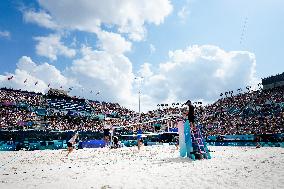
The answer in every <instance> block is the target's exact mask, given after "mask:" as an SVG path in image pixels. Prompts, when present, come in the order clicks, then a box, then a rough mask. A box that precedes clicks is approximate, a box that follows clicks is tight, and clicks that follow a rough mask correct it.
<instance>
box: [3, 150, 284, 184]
mask: <svg viewBox="0 0 284 189" xmlns="http://www.w3.org/2000/svg"><path fill="white" fill-rule="evenodd" d="M210 149H211V150H213V151H215V152H212V153H211V154H212V157H213V158H212V159H211V160H201V161H191V160H189V159H187V158H186V159H185V158H179V153H178V151H177V150H175V147H174V146H154V147H143V148H142V150H141V151H140V152H138V151H137V149H136V148H123V149H112V150H110V149H106V148H105V149H84V150H75V151H74V152H73V153H72V154H71V155H70V157H69V158H67V159H66V158H65V159H64V160H60V159H61V158H62V157H63V156H64V155H65V154H66V152H65V151H63V150H55V151H51V150H45V151H32V152H29V151H19V152H0V161H1V163H0V166H1V167H0V188H1V189H5V188H11V189H12V188H13V189H14V188H74V189H75V188H76V189H77V188H84V189H85V188H135V189H137V188H185V189H189V188H266V189H267V188H282V189H283V188H284V148H264V147H263V148H259V149H256V148H251V147H210ZM8 162H9V163H8Z"/></svg>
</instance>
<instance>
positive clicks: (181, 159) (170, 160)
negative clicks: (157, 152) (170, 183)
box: [153, 157, 193, 164]
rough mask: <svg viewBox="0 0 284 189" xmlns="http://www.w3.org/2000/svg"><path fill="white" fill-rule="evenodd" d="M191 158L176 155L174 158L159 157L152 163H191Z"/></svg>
mask: <svg viewBox="0 0 284 189" xmlns="http://www.w3.org/2000/svg"><path fill="white" fill-rule="evenodd" d="M192 162H193V160H192V159H190V158H188V157H176V158H165V159H161V160H159V161H157V162H155V163H153V164H164V163H192Z"/></svg>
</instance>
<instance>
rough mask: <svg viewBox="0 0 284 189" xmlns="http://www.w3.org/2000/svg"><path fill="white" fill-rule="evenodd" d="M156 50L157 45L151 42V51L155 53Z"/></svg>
mask: <svg viewBox="0 0 284 189" xmlns="http://www.w3.org/2000/svg"><path fill="white" fill-rule="evenodd" d="M154 52H156V47H155V46H154V45H153V44H150V53H151V54H153V53H154Z"/></svg>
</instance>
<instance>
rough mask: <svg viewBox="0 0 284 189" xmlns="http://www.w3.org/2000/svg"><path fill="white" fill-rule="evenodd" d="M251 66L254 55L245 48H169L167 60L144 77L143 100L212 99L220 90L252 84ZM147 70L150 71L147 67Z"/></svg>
mask: <svg viewBox="0 0 284 189" xmlns="http://www.w3.org/2000/svg"><path fill="white" fill-rule="evenodd" d="M255 66H256V60H255V55H254V54H253V53H250V52H247V51H230V52H226V51H224V50H223V49H221V48H219V47H217V46H212V45H203V46H191V47H188V48H186V49H185V50H175V51H170V52H169V61H168V62H165V63H161V64H160V66H159V69H158V71H157V72H156V73H154V74H151V75H150V76H149V77H146V78H145V82H144V91H145V93H144V98H145V99H144V100H145V101H146V99H147V101H146V102H144V103H145V104H148V105H151V104H157V103H172V102H175V101H185V100H187V99H192V100H199V99H203V100H204V101H209V102H210V101H214V100H216V99H217V98H218V97H219V94H220V93H221V92H224V91H227V90H234V89H237V88H240V87H244V86H246V85H248V84H251V85H254V84H255V83H256V82H257V78H256V76H255ZM144 69H145V68H144ZM142 70H143V69H142ZM147 72H150V73H152V71H151V70H149V67H148V68H147ZM142 101H143V99H142Z"/></svg>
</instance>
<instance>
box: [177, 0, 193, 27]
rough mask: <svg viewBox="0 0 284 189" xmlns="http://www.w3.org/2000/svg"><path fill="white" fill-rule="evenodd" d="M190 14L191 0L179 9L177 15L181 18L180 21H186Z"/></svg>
mask: <svg viewBox="0 0 284 189" xmlns="http://www.w3.org/2000/svg"><path fill="white" fill-rule="evenodd" d="M189 14H190V10H189V1H187V3H186V4H185V5H184V6H183V7H182V8H181V9H180V10H179V11H178V13H177V15H178V17H179V18H180V21H181V22H182V23H185V22H186V19H187V18H188V16H189Z"/></svg>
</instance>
